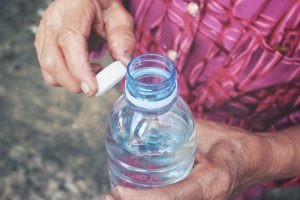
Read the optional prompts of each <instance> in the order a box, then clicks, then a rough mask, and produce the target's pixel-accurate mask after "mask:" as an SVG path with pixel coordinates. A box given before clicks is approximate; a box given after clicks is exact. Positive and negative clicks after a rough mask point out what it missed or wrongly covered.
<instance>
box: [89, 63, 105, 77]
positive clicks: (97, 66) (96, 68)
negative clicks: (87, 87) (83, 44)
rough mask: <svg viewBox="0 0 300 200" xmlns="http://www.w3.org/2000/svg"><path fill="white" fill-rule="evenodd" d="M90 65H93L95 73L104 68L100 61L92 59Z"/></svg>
mask: <svg viewBox="0 0 300 200" xmlns="http://www.w3.org/2000/svg"><path fill="white" fill-rule="evenodd" d="M90 65H91V67H92V69H93V71H94V73H95V74H98V73H99V72H100V71H101V70H102V69H103V67H102V65H101V64H100V63H98V62H91V61H90Z"/></svg>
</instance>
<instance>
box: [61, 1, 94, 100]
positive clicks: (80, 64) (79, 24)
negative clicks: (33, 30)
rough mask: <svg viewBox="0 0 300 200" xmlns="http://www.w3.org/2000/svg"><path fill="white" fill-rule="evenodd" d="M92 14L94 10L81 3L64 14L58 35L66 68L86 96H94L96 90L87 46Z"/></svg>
mask: <svg viewBox="0 0 300 200" xmlns="http://www.w3.org/2000/svg"><path fill="white" fill-rule="evenodd" d="M88 6H89V5H88ZM86 12H89V13H86ZM94 15H95V10H94V9H93V8H91V7H86V6H85V5H82V7H80V6H78V7H76V8H74V9H73V10H72V12H71V13H68V14H67V15H65V16H64V21H63V27H62V31H61V32H60V34H59V37H58V41H59V45H60V47H61V48H62V51H63V53H64V55H65V59H66V62H67V65H68V68H69V70H70V72H71V74H72V75H73V76H74V78H75V79H76V80H77V81H78V82H80V84H81V89H82V90H83V92H84V93H85V94H86V95H87V96H94V95H95V94H96V92H97V83H96V77H95V73H94V70H93V69H92V67H91V66H90V64H89V62H88V46H87V38H88V36H89V34H90V28H91V24H92V22H93V21H94Z"/></svg>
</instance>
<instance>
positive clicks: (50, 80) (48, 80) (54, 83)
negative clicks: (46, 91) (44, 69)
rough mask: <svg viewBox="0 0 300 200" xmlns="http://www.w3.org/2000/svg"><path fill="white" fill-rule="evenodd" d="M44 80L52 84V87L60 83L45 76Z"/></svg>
mask: <svg viewBox="0 0 300 200" xmlns="http://www.w3.org/2000/svg"><path fill="white" fill-rule="evenodd" d="M44 81H45V83H46V84H47V85H49V86H52V87H56V86H59V84H58V83H57V82H56V81H54V80H53V79H48V78H46V77H44Z"/></svg>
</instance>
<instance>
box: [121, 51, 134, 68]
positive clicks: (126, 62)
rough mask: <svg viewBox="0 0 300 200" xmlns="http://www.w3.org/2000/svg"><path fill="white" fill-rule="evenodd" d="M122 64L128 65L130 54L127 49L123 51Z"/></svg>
mask: <svg viewBox="0 0 300 200" xmlns="http://www.w3.org/2000/svg"><path fill="white" fill-rule="evenodd" d="M123 58H124V62H125V63H124V64H126V65H128V63H129V61H130V60H131V59H132V54H131V53H130V52H129V51H125V52H124V53H123Z"/></svg>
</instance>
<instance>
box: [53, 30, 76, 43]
mask: <svg viewBox="0 0 300 200" xmlns="http://www.w3.org/2000/svg"><path fill="white" fill-rule="evenodd" d="M76 35H78V31H77V30H76V29H75V28H74V27H73V26H66V27H65V28H63V29H62V31H61V32H60V34H59V36H58V43H59V45H60V46H64V45H65V44H66V42H67V41H69V40H70V39H72V38H74V37H75V36H76Z"/></svg>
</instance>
